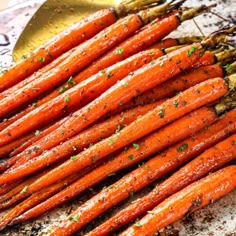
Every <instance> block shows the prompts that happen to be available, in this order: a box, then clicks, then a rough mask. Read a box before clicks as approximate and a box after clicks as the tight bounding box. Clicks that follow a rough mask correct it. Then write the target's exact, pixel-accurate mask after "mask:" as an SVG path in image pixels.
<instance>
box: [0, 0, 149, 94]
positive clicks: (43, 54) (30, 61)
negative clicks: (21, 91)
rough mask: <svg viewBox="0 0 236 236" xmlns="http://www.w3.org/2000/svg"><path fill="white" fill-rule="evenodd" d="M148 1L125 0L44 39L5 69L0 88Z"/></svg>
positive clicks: (20, 78)
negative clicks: (39, 45)
mask: <svg viewBox="0 0 236 236" xmlns="http://www.w3.org/2000/svg"><path fill="white" fill-rule="evenodd" d="M149 2H150V1H149ZM146 5H147V6H148V5H149V3H147V2H146V1H142V3H141V5H140V1H134V2H132V3H130V2H129V1H123V2H122V3H121V4H120V5H118V6H115V7H113V8H111V9H104V10H101V11H97V12H95V13H94V14H92V15H89V16H88V17H86V18H84V19H82V20H80V21H79V22H78V23H76V24H74V25H72V26H71V27H70V28H68V29H66V30H65V31H63V32H61V33H60V34H58V35H56V36H55V37H53V38H52V39H51V40H49V41H47V42H46V43H44V44H43V45H42V46H41V47H39V48H37V49H35V50H34V51H33V52H32V54H30V55H28V56H27V57H26V58H25V59H23V60H21V61H19V62H18V63H16V64H15V65H14V66H13V67H12V68H10V69H9V70H7V71H5V73H3V74H2V75H1V77H0V92H2V91H4V90H5V89H7V88H9V87H11V86H12V85H14V84H16V83H18V82H19V81H21V80H23V79H25V78H26V77H27V76H29V75H31V74H32V73H33V72H35V71H36V70H38V69H39V68H41V67H42V66H44V65H46V64H48V63H49V62H51V61H52V60H54V59H55V58H57V57H58V56H60V55H61V54H63V53H64V52H66V51H68V50H70V49H71V48H73V47H75V46H76V45H78V44H80V43H82V42H84V41H85V40H87V39H89V38H92V37H93V36H94V35H95V34H97V33H98V32H100V31H101V30H103V29H105V28H106V27H108V26H110V25H112V24H113V23H115V22H116V20H117V18H119V17H122V16H124V15H126V14H128V13H129V12H132V11H133V10H137V9H138V8H139V6H140V7H141V8H142V7H144V6H146ZM24 57H25V56H24Z"/></svg>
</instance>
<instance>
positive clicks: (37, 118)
mask: <svg viewBox="0 0 236 236" xmlns="http://www.w3.org/2000/svg"><path fill="white" fill-rule="evenodd" d="M161 56H163V52H162V51H161V50H159V49H151V50H147V51H144V52H140V53H138V54H135V55H133V56H132V57H129V58H127V59H126V60H124V61H122V62H120V63H117V64H115V65H113V66H111V67H108V68H107V69H106V70H103V71H101V72H99V73H97V74H95V75H93V76H92V77H90V78H89V79H87V80H85V81H84V82H83V83H79V84H78V85H75V86H74V87H73V88H71V89H70V90H68V91H67V92H65V93H63V94H61V95H59V96H58V97H56V98H55V99H53V100H51V101H50V102H47V103H45V104H43V105H42V106H40V107H38V108H36V109H34V110H33V111H32V112H30V113H28V114H27V115H26V116H24V117H23V119H19V120H18V121H16V122H14V123H13V124H12V125H10V126H8V127H7V132H9V133H11V131H12V130H13V129H16V127H24V129H21V132H20V133H18V134H17V136H15V137H19V136H21V135H23V134H25V133H27V132H30V131H32V130H34V129H37V128H39V127H41V126H43V125H46V124H48V123H50V122H52V121H54V120H55V119H57V118H60V117H62V116H64V115H65V114H68V113H70V112H73V111H75V110H77V109H78V108H81V107H82V106H83V105H85V104H86V103H88V102H90V101H92V100H94V99H95V98H97V97H98V96H99V95H101V94H102V93H103V92H105V91H106V90H107V89H109V88H110V87H111V86H113V85H114V84H115V83H116V82H117V81H118V80H121V79H123V78H124V77H126V76H128V75H129V73H132V72H133V71H135V70H137V69H138V68H141V67H142V66H143V65H145V64H147V63H150V62H151V61H153V60H156V59H157V58H158V57H161ZM3 132H6V131H5V130H3Z"/></svg>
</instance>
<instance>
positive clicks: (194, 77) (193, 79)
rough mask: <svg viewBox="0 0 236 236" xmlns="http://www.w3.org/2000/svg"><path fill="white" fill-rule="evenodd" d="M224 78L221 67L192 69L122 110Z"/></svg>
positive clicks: (39, 136) (146, 93)
mask: <svg viewBox="0 0 236 236" xmlns="http://www.w3.org/2000/svg"><path fill="white" fill-rule="evenodd" d="M222 76H223V69H222V67H221V66H219V65H213V66H204V67H200V68H198V69H197V70H196V69H192V70H190V71H186V72H185V73H183V74H180V75H179V76H177V77H175V78H173V79H172V80H169V81H167V82H165V83H163V84H161V85H159V86H157V87H154V88H153V89H151V90H150V91H147V92H145V93H144V94H142V95H140V96H137V97H135V98H132V101H131V102H128V103H127V104H124V106H122V107H121V109H122V110H123V109H125V108H126V109H129V108H132V107H134V106H137V105H143V104H148V103H152V102H155V101H158V100H159V99H162V98H167V97H170V96H173V95H175V94H176V93H177V92H180V91H183V90H185V89H187V88H189V87H190V86H193V85H195V84H197V83H200V82H202V81H204V80H206V79H210V78H215V77H222ZM59 126H60V124H58V125H56V126H55V129H56V127H59ZM51 129H54V127H50V130H51ZM44 134H45V132H44V131H42V133H40V134H39V135H37V136H36V137H34V138H33V139H30V140H29V141H28V142H26V143H24V144H23V145H22V146H21V147H19V148H16V150H15V151H13V152H12V153H11V156H14V155H16V154H18V153H20V152H22V151H23V150H24V149H25V148H27V147H28V146H30V145H31V144H32V143H35V142H36V141H38V140H39V139H40V138H42V137H43V136H44Z"/></svg>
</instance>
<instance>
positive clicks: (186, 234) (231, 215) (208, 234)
mask: <svg viewBox="0 0 236 236" xmlns="http://www.w3.org/2000/svg"><path fill="white" fill-rule="evenodd" d="M23 1H25V0H10V1H9V4H10V5H14V4H15V3H16V2H23ZM40 1H43V0H38V1H37V3H38V2H40ZM33 2H34V1H31V0H30V1H29V0H28V3H30V4H31V5H32V6H31V8H32V11H33V10H34V9H35V7H37V4H36V5H34V4H33ZM201 3H204V4H212V3H218V4H217V7H216V9H215V11H216V12H218V13H219V14H220V15H222V16H225V17H227V16H229V15H231V16H232V17H233V18H234V19H236V1H235V0H231V1H230V0H228V1H227V0H226V1H221V0H215V1H209V0H204V2H203V1H199V0H188V1H187V2H186V5H188V6H191V5H196V4H201ZM30 16H31V14H28V15H27V16H26V15H25V14H22V13H20V16H19V17H21V19H22V21H23V23H25V22H27V20H28V19H29V18H30ZM0 19H1V18H0ZM18 19H19V18H18ZM218 20H219V19H218V18H217V17H216V16H208V17H202V16H201V17H197V18H196V22H197V23H198V24H199V25H200V27H201V29H202V31H203V33H204V34H208V33H210V32H212V31H215V30H217V26H216V25H215V24H213V23H214V22H217V21H218ZM15 23H16V20H15V21H14V19H13V23H12V22H8V23H7V24H6V25H3V22H1V20H0V30H1V29H4V28H5V29H6V28H7V27H8V28H10V27H13V26H14V24H15ZM206 26H207V27H206ZM21 27H22V26H21ZM18 28H19V27H18ZM13 31H14V35H15V36H14V37H12V38H11V40H13V42H12V45H14V40H16V38H17V33H19V31H20V29H17V28H16V27H14V28H13ZM193 34H200V32H199V30H198V29H197V27H196V25H195V24H194V22H193V21H191V22H186V23H184V24H183V25H182V26H181V27H180V28H179V30H178V32H175V35H178V36H183V35H193ZM7 49H9V50H12V46H9V47H7ZM2 50H3V47H0V53H1V51H2ZM4 50H5V48H4ZM9 63H10V51H8V52H7V53H6V54H4V55H2V56H1V55H0V67H1V66H7V65H8V64H9ZM79 202H80V198H77V199H76V200H75V201H72V202H70V203H69V204H65V205H63V206H62V207H59V208H57V209H55V210H53V211H52V212H50V214H47V215H45V216H42V217H40V218H39V219H37V220H36V221H34V222H33V223H27V224H26V225H23V226H20V227H16V228H9V229H8V230H7V231H5V232H4V233H3V234H2V233H0V235H17V236H20V235H27V236H28V235H29V236H30V235H48V232H49V231H48V230H49V229H50V228H51V227H53V225H57V224H58V221H59V220H60V219H62V218H64V217H65V215H67V214H68V211H70V210H71V208H72V209H75V208H76V206H77V205H78V204H79ZM37 228H38V230H37ZM168 228H170V229H173V228H174V229H177V230H178V231H179V235H181V236H236V190H235V191H233V192H232V193H230V194H228V195H227V196H225V197H224V198H222V199H221V200H220V201H218V202H216V203H214V204H213V205H210V206H208V207H205V208H204V209H202V210H199V211H197V212H196V213H194V214H193V215H192V217H191V219H186V218H185V219H183V220H181V221H178V222H176V223H174V224H173V225H172V226H170V227H168ZM32 229H34V230H32ZM35 229H36V230H35Z"/></svg>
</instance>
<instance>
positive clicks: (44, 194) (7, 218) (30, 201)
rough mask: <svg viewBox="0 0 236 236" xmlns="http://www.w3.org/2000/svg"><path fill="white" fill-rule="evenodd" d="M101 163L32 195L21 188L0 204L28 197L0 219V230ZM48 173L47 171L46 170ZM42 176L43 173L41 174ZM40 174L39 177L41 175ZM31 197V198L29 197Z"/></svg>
mask: <svg viewBox="0 0 236 236" xmlns="http://www.w3.org/2000/svg"><path fill="white" fill-rule="evenodd" d="M102 163H103V161H100V162H96V163H94V164H93V165H92V166H89V167H87V168H85V169H83V170H82V171H81V172H80V173H78V174H74V175H71V176H69V177H67V178H65V179H64V180H63V181H60V182H58V183H55V184H53V185H50V186H48V187H47V188H44V189H42V190H40V191H38V192H36V193H34V194H33V195H31V193H30V192H29V191H28V185H27V186H25V187H24V188H23V191H21V192H20V193H18V194H17V195H16V196H14V197H13V198H12V199H10V200H9V201H8V202H6V203H3V204H1V205H0V206H1V208H5V207H8V206H10V205H12V204H14V203H15V202H17V201H20V200H22V199H25V198H26V197H28V196H29V197H28V198H27V199H26V200H25V201H23V202H22V203H20V204H19V205H17V206H16V207H14V208H12V209H11V210H9V211H8V212H7V214H6V215H4V217H3V218H2V220H1V221H0V230H1V229H3V228H4V227H5V226H6V225H7V224H8V223H10V222H11V221H12V220H13V219H14V218H15V217H17V216H18V215H20V214H22V213H23V212H25V211H27V210H28V209H30V208H31V207H33V206H35V205H37V204H39V203H40V202H42V201H44V200H46V199H47V198H49V197H51V196H52V195H53V194H56V193H57V192H59V191H61V190H62V189H64V188H66V187H67V186H68V185H70V184H71V183H73V182H74V181H76V180H77V179H79V178H80V177H82V176H83V175H85V174H87V173H89V172H91V171H92V170H93V169H94V168H97V167H98V166H100V165H101V164H102ZM46 171H48V170H46ZM42 174H44V173H42ZM42 174H41V175H42ZM30 195H31V196H30Z"/></svg>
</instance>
